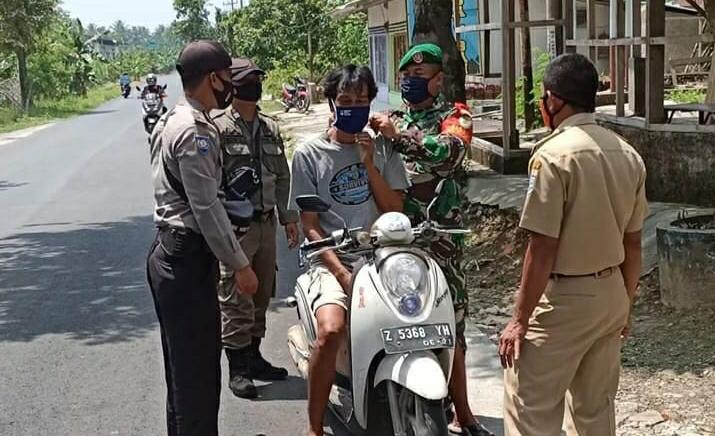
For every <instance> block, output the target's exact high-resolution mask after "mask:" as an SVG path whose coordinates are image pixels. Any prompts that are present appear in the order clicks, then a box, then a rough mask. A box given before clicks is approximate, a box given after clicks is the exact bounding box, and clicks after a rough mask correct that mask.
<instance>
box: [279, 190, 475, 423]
mask: <svg viewBox="0 0 715 436" xmlns="http://www.w3.org/2000/svg"><path fill="white" fill-rule="evenodd" d="M441 187H442V184H441V183H440V184H439V185H438V187H437V192H439V190H440V189H441ZM296 202H297V204H298V206H299V208H300V209H301V210H302V211H306V212H316V213H330V214H332V215H334V216H336V217H338V218H340V221H342V222H343V223H345V221H344V220H343V219H342V217H340V216H339V215H338V214H337V213H335V212H334V211H332V210H330V205H329V204H327V203H326V202H325V201H323V200H322V199H321V198H320V197H317V196H314V195H306V196H300V197H298V198H297V199H296ZM434 204H435V201H434V200H433V201H432V204H430V206H429V208H428V210H427V214H428V220H426V221H425V222H423V223H422V224H420V225H419V226H417V227H415V228H412V227H411V223H410V220H409V219H408V218H407V216H405V215H403V214H402V213H398V212H389V213H386V214H383V215H382V216H381V217H380V218H378V219H377V220H376V221H375V223H374V224H373V226H372V229H371V230H370V231H369V232H368V231H365V230H363V229H348V228H346V226H345V225H343V229H342V230H338V231H336V232H333V233H332V234H331V235H330V236H329V237H327V238H325V239H321V240H316V241H311V242H308V241H306V242H304V243H303V244H302V245H301V247H300V260H301V266H303V265H304V264H305V262H306V261H308V262H310V261H312V260H313V259H316V258H317V257H318V256H320V254H321V253H323V252H324V251H327V250H334V251H335V252H336V253H338V254H348V255H357V256H360V258H362V259H363V262H362V266H360V267H359V268H356V269H355V270H354V271H353V283H352V289H351V292H350V293H349V295H351V297H350V303H349V304H350V306H349V307H350V310H349V312H348V313H349V316H348V325H347V328H346V331H347V333H346V338H345V341H344V342H343V344H342V345H341V347H340V351H339V353H338V358H337V362H336V370H337V371H336V373H337V374H336V381H335V383H334V384H333V386H332V389H331V393H330V399H329V404H328V408H329V410H330V411H331V412H332V413H333V414H334V415H335V416H336V417H337V418H338V420H340V421H341V422H342V423H343V424H344V425H345V426H346V427H347V428H348V429H349V430H350V432H351V433H352V434H358V435H394V436H447V434H448V429H447V417H446V413H445V411H446V408H447V407H448V405H449V403H448V400H447V398H448V382H449V379H450V374H451V371H452V364H453V360H454V346H455V318H454V309H453V307H452V297H451V294H450V291H449V287H448V286H447V281H446V279H445V277H444V274H443V273H442V270H441V269H440V267H439V266H438V265H437V263H436V262H435V261H434V259H432V258H431V256H430V254H429V253H428V252H427V251H425V250H423V249H421V248H419V247H420V243H421V242H425V243H427V244H428V243H429V242H428V241H430V240H431V238H433V237H434V236H436V235H437V234H439V233H447V234H466V233H468V232H469V230H463V229H452V228H443V227H439V226H438V225H437V224H435V223H434V221H432V220H431V219H429V217H431V216H432V214H431V212H430V211H431V209H432V208H433V207H434ZM310 284H311V277H310V271H308V272H307V273H305V274H303V275H302V276H300V277H299V278H298V280H297V282H296V286H295V297H294V298H291V299H288V300H287V303H288V305H289V306H293V307H297V311H298V318H299V322H298V324H296V325H294V326H292V327H291V328H290V329H289V330H288V349H289V351H290V354H291V358H292V359H293V361H294V363H295V364H296V366H297V368H298V371H299V373H300V375H301V376H302V377H303V378H305V379H307V378H308V370H309V361H310V356H311V352H312V348H313V343H314V341H315V340H316V334H317V333H316V331H317V324H316V319H315V316H314V314H313V310H312V308H311V305H310V302H309V301H310V300H309V298H308V296H307V291H308V287H309V286H310Z"/></svg>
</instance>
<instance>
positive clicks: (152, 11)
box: [61, 0, 223, 29]
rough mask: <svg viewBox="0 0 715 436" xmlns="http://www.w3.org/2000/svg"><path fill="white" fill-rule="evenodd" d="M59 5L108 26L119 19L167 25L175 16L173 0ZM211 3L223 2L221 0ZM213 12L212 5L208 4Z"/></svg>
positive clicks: (84, 0) (87, 0) (65, 0)
mask: <svg viewBox="0 0 715 436" xmlns="http://www.w3.org/2000/svg"><path fill="white" fill-rule="evenodd" d="M61 2H62V8H63V9H64V10H66V11H67V12H69V13H70V15H72V16H73V17H77V18H79V19H80V20H82V22H83V23H84V24H87V23H94V24H97V25H103V26H109V25H111V24H112V23H114V22H115V21H117V20H122V21H124V22H125V23H126V24H128V25H132V26H146V27H148V28H150V29H153V28H154V27H156V26H158V25H159V24H169V23H171V22H172V21H173V20H174V18H175V17H176V15H175V13H174V7H173V6H172V4H173V2H172V0H61ZM213 3H216V4H221V5H223V1H222V0H214V1H213ZM209 10H210V11H213V10H214V7H213V6H209Z"/></svg>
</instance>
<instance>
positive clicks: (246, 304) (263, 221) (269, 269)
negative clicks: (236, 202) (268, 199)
mask: <svg viewBox="0 0 715 436" xmlns="http://www.w3.org/2000/svg"><path fill="white" fill-rule="evenodd" d="M240 242H241V248H242V249H243V252H244V253H245V254H246V257H247V258H248V260H249V262H251V267H252V268H253V271H254V272H255V273H256V277H257V278H258V291H257V292H256V294H255V295H243V294H241V293H239V292H238V290H237V288H236V281H235V280H234V276H233V271H232V270H231V269H230V268H229V267H228V266H226V265H224V264H221V280H220V282H219V286H218V288H219V289H218V301H219V306H220V308H221V340H222V342H223V346H224V347H225V348H230V349H234V350H237V349H241V348H245V347H247V346H249V345H250V344H251V340H252V339H253V338H262V337H264V336H265V335H266V311H267V310H268V305H269V304H270V301H271V297H272V296H273V291H274V288H275V280H276V218H275V216H274V215H273V214H269V215H267V216H266V217H264V218H260V219H256V220H254V221H253V222H251V226H250V227H249V229H248V232H247V233H246V234H245V235H244V236H243V237H242V238H241V240H240Z"/></svg>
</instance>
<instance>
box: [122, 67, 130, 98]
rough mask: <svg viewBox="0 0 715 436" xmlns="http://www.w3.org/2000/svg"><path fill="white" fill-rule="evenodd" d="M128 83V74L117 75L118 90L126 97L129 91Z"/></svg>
mask: <svg viewBox="0 0 715 436" xmlns="http://www.w3.org/2000/svg"><path fill="white" fill-rule="evenodd" d="M130 83H131V79H130V78H129V74H127V73H122V75H121V76H119V92H120V93H121V94H122V95H123V96H124V98H127V97H128V96H129V93H130V92H131V86H130V85H129V84H130Z"/></svg>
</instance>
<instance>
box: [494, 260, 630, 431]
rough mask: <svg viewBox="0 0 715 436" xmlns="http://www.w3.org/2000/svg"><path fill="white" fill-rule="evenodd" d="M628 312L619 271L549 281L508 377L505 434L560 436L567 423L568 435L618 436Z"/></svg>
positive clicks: (505, 399) (506, 374) (506, 383)
mask: <svg viewBox="0 0 715 436" xmlns="http://www.w3.org/2000/svg"><path fill="white" fill-rule="evenodd" d="M628 310H629V301H628V296H627V294H626V289H625V285H624V283H623V276H622V275H621V272H620V269H618V268H613V269H612V270H611V271H610V272H608V273H604V274H602V275H601V277H600V278H597V277H594V276H588V277H570V278H569V277H565V278H556V279H552V280H550V281H549V285H548V286H547V289H546V291H545V293H544V295H543V296H542V298H541V301H539V304H538V306H537V307H536V309H535V310H534V314H533V315H532V318H531V320H530V321H529V329H528V332H527V334H526V341H525V342H524V343H523V344H522V347H521V355H520V358H519V360H518V361H517V362H516V365H515V367H514V368H510V369H507V370H506V371H505V373H504V430H505V434H506V436H559V435H560V434H561V429H562V424H565V427H564V430H566V434H567V435H568V436H577V435H578V436H609V435H611V436H615V434H616V423H615V407H614V400H615V397H616V391H617V390H618V379H619V375H620V355H621V339H620V334H621V330H622V329H623V327H624V326H625V325H626V322H627V319H628ZM564 411H566V413H567V416H566V420H564Z"/></svg>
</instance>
